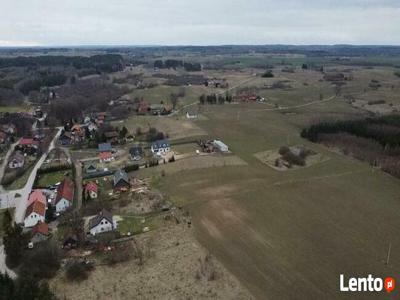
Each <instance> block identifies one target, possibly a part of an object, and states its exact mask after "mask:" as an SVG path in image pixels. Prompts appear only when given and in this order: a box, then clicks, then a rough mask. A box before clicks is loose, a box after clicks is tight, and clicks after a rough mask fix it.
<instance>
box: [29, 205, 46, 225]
mask: <svg viewBox="0 0 400 300" xmlns="http://www.w3.org/2000/svg"><path fill="white" fill-rule="evenodd" d="M45 215H46V204H43V203H42V202H40V201H35V202H33V203H32V204H31V205H29V206H28V208H27V209H26V213H25V219H24V226H25V227H33V226H35V225H36V224H37V223H38V222H42V223H44V222H45Z"/></svg>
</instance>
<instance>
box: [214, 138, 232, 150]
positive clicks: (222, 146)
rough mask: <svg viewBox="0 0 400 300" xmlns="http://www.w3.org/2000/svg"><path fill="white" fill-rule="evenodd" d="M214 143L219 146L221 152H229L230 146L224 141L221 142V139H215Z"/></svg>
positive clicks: (216, 146)
mask: <svg viewBox="0 0 400 300" xmlns="http://www.w3.org/2000/svg"><path fill="white" fill-rule="evenodd" d="M213 145H214V147H215V148H217V149H218V150H219V151H221V152H228V151H229V148H228V146H227V145H225V144H224V143H223V142H221V141H219V140H214V141H213Z"/></svg>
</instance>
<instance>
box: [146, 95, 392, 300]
mask: <svg viewBox="0 0 400 300" xmlns="http://www.w3.org/2000/svg"><path fill="white" fill-rule="evenodd" d="M307 101H308V100H307V99H306V98H302V97H301V96H299V97H298V102H297V104H293V105H301V104H304V103H307ZM285 104H286V103H285ZM264 107H265V106H264V105H262V104H237V105H224V106H210V107H207V108H206V109H205V112H204V114H205V115H206V116H207V120H203V121H201V120H198V121H196V124H197V125H198V126H199V127H201V128H202V129H203V130H205V131H206V132H207V134H208V135H209V136H213V137H218V138H220V139H222V140H223V141H224V142H225V143H226V144H227V145H229V147H230V150H231V151H232V152H233V153H234V155H236V156H238V157H239V158H240V159H241V160H243V161H244V162H245V164H240V165H224V166H214V167H208V168H191V169H186V170H180V171H179V172H175V171H174V170H171V171H170V172H169V171H168V169H165V170H166V172H165V176H164V177H160V178H161V179H160V181H159V182H158V186H159V188H160V189H161V190H162V191H164V192H166V193H167V194H169V195H170V198H171V200H172V201H175V202H176V203H178V204H179V205H183V206H184V207H185V208H186V209H188V210H189V211H190V212H191V214H192V216H193V220H194V225H195V232H196V236H197V238H198V240H199V241H200V242H201V243H202V244H203V245H204V246H205V247H206V248H207V249H209V250H210V251H211V253H212V254H213V255H215V256H216V257H217V258H218V259H219V260H221V261H222V262H223V263H224V265H225V266H226V267H227V268H228V269H229V270H230V271H231V272H233V274H235V275H236V276H238V278H239V279H240V281H241V282H243V283H244V285H245V286H246V287H247V288H248V289H249V290H250V291H251V292H252V293H253V294H254V295H255V296H256V298H259V299H278V298H279V299H294V298H297V299H317V298H318V299H332V298H336V297H338V296H339V293H340V292H339V287H338V286H339V275H340V274H345V275H346V276H357V275H366V274H369V273H372V274H375V275H376V276H382V277H383V276H389V275H393V274H397V273H398V272H399V271H400V257H399V256H398V255H397V254H395V253H397V250H394V249H400V242H399V240H398V239H397V238H396V236H398V235H399V233H400V212H399V211H400V201H399V194H400V185H399V181H398V179H395V178H392V177H391V176H389V175H387V174H385V173H383V172H381V171H379V170H376V169H373V168H371V167H370V166H369V165H367V164H366V163H362V162H359V161H356V160H354V159H351V158H349V157H345V156H343V155H340V154H337V153H336V152H333V151H330V150H329V149H327V148H325V147H323V146H321V145H317V144H312V143H309V142H308V141H306V140H304V139H302V138H300V136H299V132H300V130H301V128H303V127H306V126H307V125H309V124H310V123H312V122H313V121H315V120H316V119H318V118H319V117H321V116H327V117H330V118H332V117H335V116H346V115H362V114H363V112H362V111H360V110H355V109H354V108H352V107H351V105H349V104H348V103H346V102H345V101H344V100H343V98H342V97H337V98H333V99H332V101H328V102H323V101H321V103H315V104H313V105H309V106H305V107H299V108H293V109H288V111H290V113H283V112H282V111H281V110H270V109H267V108H264ZM298 144H303V145H305V146H307V147H308V148H309V149H312V150H313V151H315V152H316V153H320V154H321V155H323V157H325V158H327V159H324V160H322V161H321V162H318V163H315V164H313V165H311V166H309V167H306V168H298V169H295V170H292V171H290V172H279V171H276V170H274V169H272V168H270V167H269V166H267V165H266V164H264V163H262V162H261V161H259V160H258V159H257V158H256V157H255V156H254V154H255V153H259V152H263V151H267V150H275V149H278V148H279V147H281V146H283V145H298ZM167 167H169V166H167ZM171 168H173V166H171ZM140 172H147V173H148V172H153V174H154V175H156V174H157V172H160V169H153V170H143V171H140ZM139 174H140V173H139ZM146 175H148V174H146ZM390 244H391V247H392V253H393V254H392V256H391V258H390V264H389V265H385V260H386V256H387V252H388V247H389V245H390ZM283 295H285V296H283ZM340 296H341V297H343V298H346V295H343V294H340ZM369 296H371V295H366V294H363V295H362V296H361V298H362V299H367V298H368V297H369ZM354 298H355V296H354V295H351V296H348V299H354ZM372 298H374V299H377V298H379V296H378V297H377V295H372ZM383 298H384V295H383Z"/></svg>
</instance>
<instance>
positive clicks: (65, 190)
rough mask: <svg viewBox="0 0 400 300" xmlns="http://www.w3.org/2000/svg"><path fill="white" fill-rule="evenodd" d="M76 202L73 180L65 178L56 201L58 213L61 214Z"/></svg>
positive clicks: (59, 187)
mask: <svg viewBox="0 0 400 300" xmlns="http://www.w3.org/2000/svg"><path fill="white" fill-rule="evenodd" d="M73 200H74V183H73V182H72V180H71V179H69V178H65V179H64V180H63V181H62V182H61V184H60V185H59V186H58V188H57V196H56V199H55V202H54V204H55V206H56V212H58V213H60V212H63V211H65V210H66V209H67V208H68V207H70V206H71V205H72V203H73Z"/></svg>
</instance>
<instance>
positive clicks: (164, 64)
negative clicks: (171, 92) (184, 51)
mask: <svg viewBox="0 0 400 300" xmlns="http://www.w3.org/2000/svg"><path fill="white" fill-rule="evenodd" d="M154 68H158V69H177V68H184V69H185V70H186V71H188V72H197V71H201V64H199V63H190V62H184V61H183V60H177V59H167V60H165V61H163V60H161V59H159V60H156V61H154Z"/></svg>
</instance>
